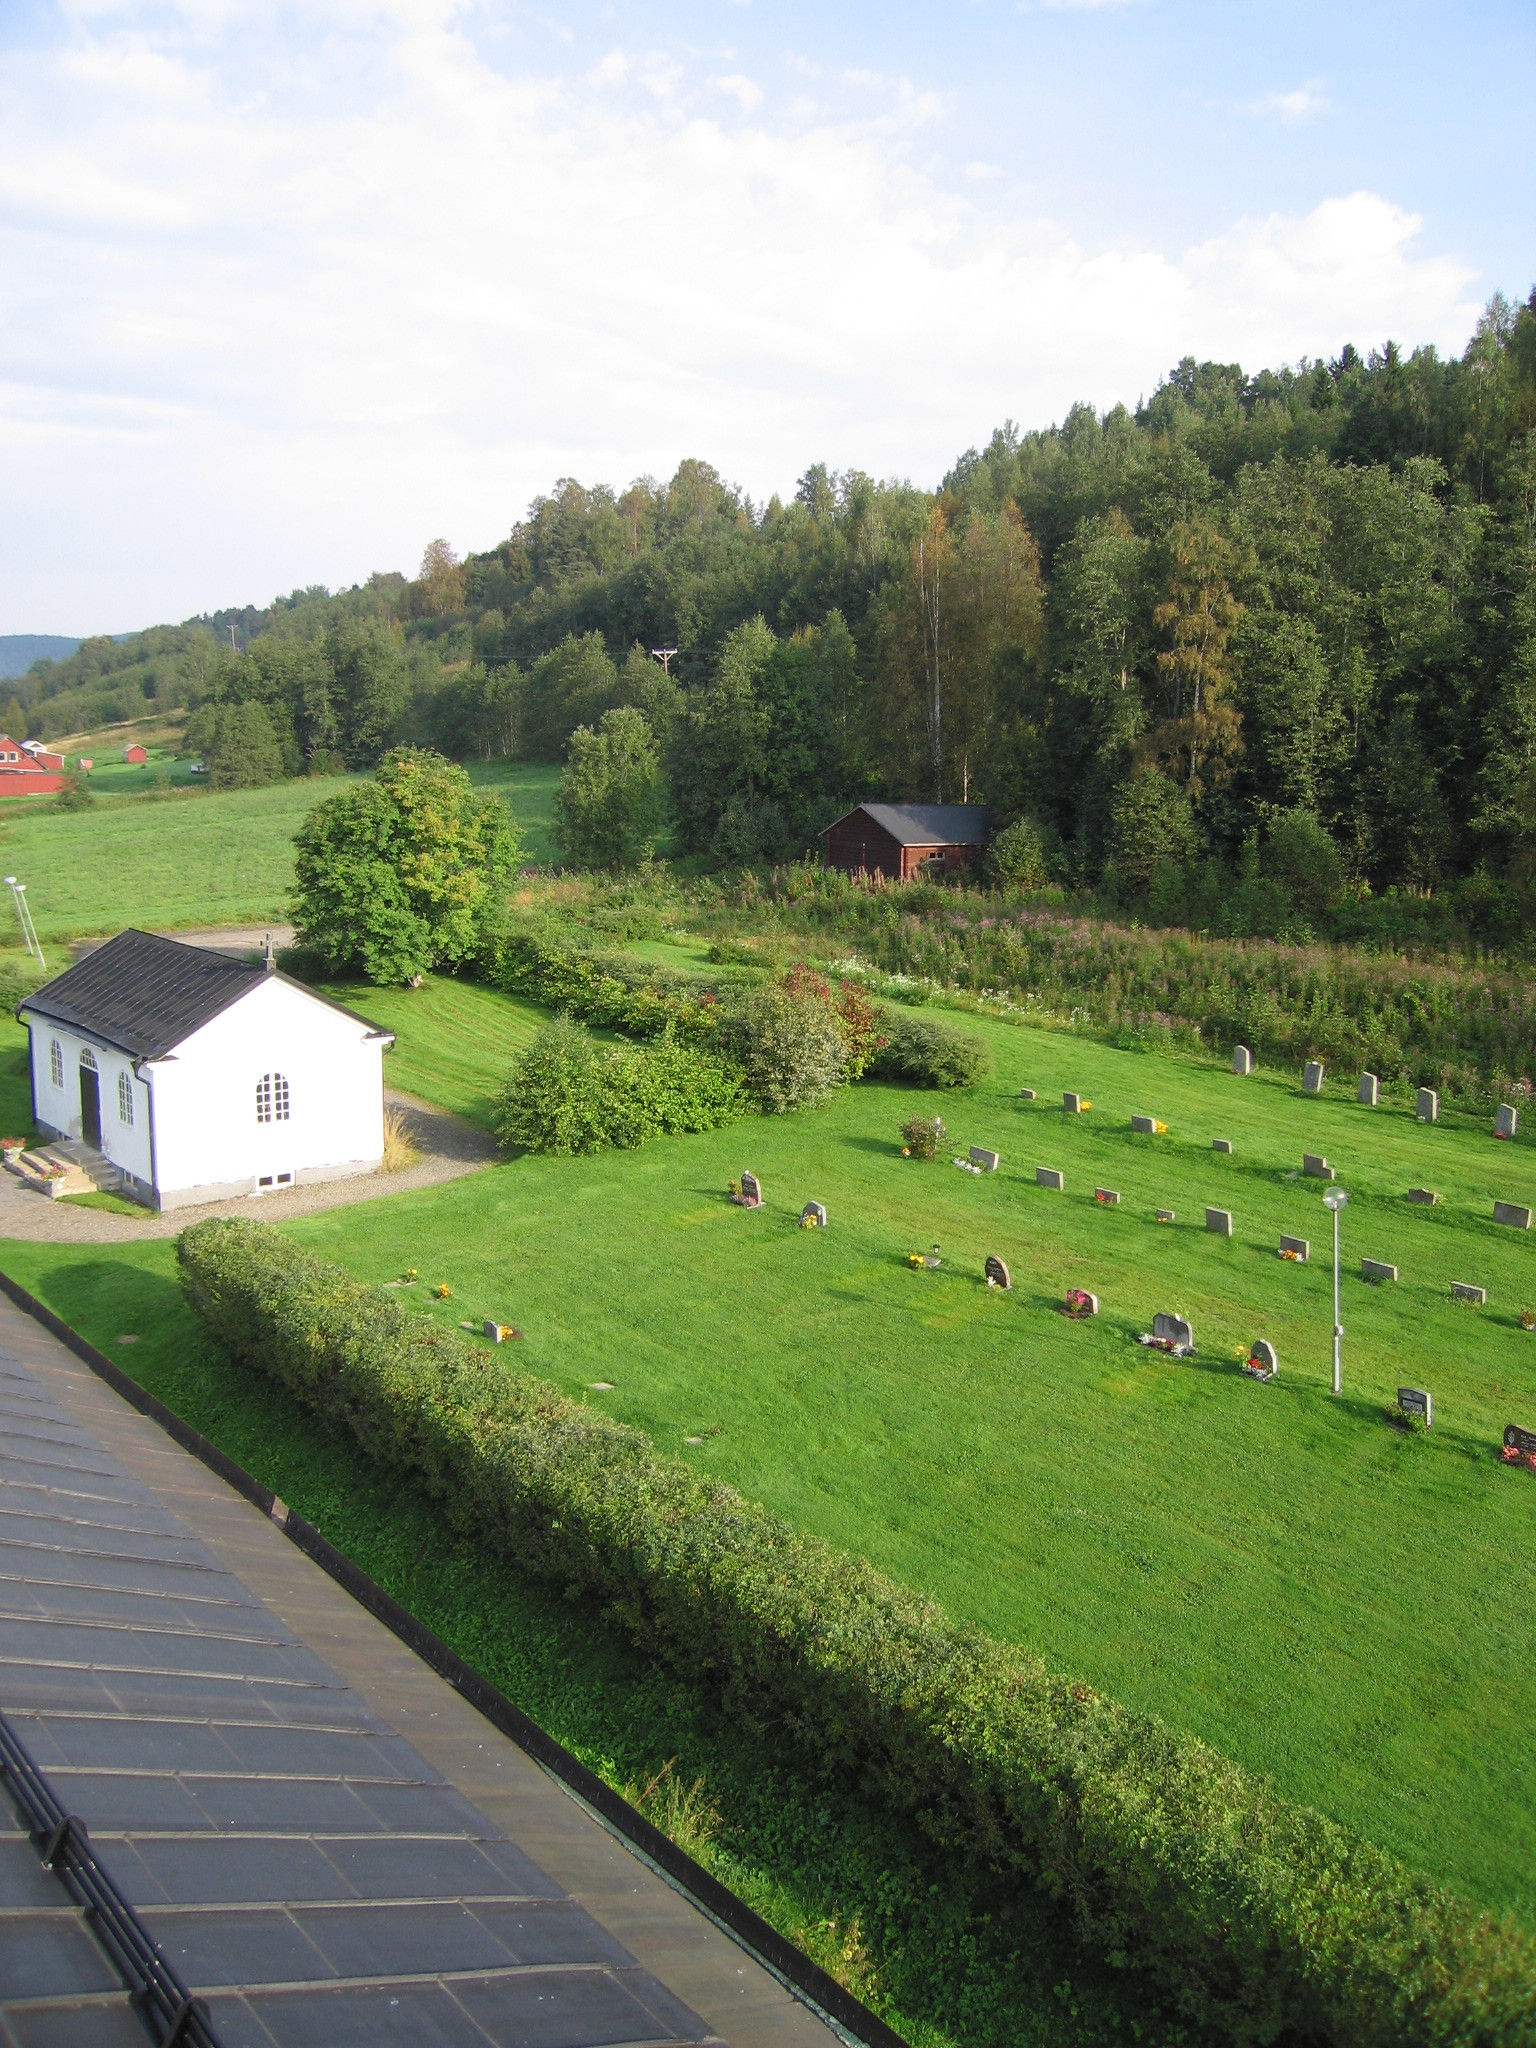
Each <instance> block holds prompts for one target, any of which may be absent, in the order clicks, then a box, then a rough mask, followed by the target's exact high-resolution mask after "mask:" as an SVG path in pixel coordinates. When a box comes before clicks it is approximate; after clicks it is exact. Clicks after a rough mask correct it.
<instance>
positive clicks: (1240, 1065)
mask: <svg viewBox="0 0 1536 2048" xmlns="http://www.w3.org/2000/svg"><path fill="white" fill-rule="evenodd" d="M1232 1071H1233V1073H1234V1074H1251V1073H1252V1072H1253V1054H1252V1053H1251V1052H1250V1051H1249V1050H1248V1048H1247V1046H1246V1045H1239V1046H1236V1047H1235V1048H1234V1049H1233V1053H1232Z"/></svg>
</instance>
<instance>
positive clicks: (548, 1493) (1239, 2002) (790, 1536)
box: [177, 1219, 1536, 2048]
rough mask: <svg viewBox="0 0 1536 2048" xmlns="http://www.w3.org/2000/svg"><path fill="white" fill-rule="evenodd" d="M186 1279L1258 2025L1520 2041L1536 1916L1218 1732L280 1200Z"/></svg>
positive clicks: (546, 1557)
mask: <svg viewBox="0 0 1536 2048" xmlns="http://www.w3.org/2000/svg"><path fill="white" fill-rule="evenodd" d="M177 1255H178V1260H179V1266H180V1277H181V1282H182V1285H183V1288H184V1289H185V1292H186V1295H187V1299H188V1300H189V1302H190V1303H191V1305H192V1308H193V1309H194V1311H195V1312H196V1313H197V1315H198V1316H199V1317H200V1318H201V1319H202V1321H203V1323H204V1324H205V1326H206V1327H207V1328H208V1330H209V1331H210V1332H211V1334H212V1335H213V1336H214V1337H215V1338H216V1339H217V1340H218V1341H219V1342H220V1343H221V1344H222V1345H223V1346H224V1347H225V1349H226V1350H227V1351H228V1352H230V1353H231V1355H232V1356H233V1357H235V1358H236V1359H237V1360H239V1361H240V1362H241V1363H243V1364H245V1365H247V1366H249V1367H250V1368H252V1369H253V1370H256V1371H260V1372H266V1373H269V1374H271V1375H272V1376H273V1377H274V1378H275V1379H277V1380H278V1381H279V1382H280V1383H281V1384H282V1385H283V1386H285V1387H286V1388H287V1389H288V1390H289V1391H290V1392H291V1393H292V1394H293V1395H294V1396H296V1397H297V1398H298V1399H299V1400H300V1401H302V1402H304V1403H305V1404H307V1405H308V1406H309V1407H310V1408H311V1409H312V1410H314V1411H315V1412H316V1413H317V1414H318V1415H319V1416H320V1417H322V1418H323V1420H324V1421H325V1422H326V1423H328V1424H330V1425H333V1426H339V1427H341V1428H344V1429H348V1430H350V1431H352V1433H353V1434H354V1435H355V1436H356V1437H357V1439H358V1441H359V1442H360V1443H361V1444H362V1446H363V1448H364V1449H365V1450H366V1451H367V1452H369V1453H370V1454H371V1455H373V1456H374V1457H376V1458H378V1459H379V1460H381V1461H382V1462H383V1463H385V1464H386V1465H388V1466H390V1467H392V1468H394V1469H396V1470H401V1471H409V1472H412V1473H413V1474H415V1475H416V1476H417V1477H418V1478H419V1479H420V1480H421V1481H422V1482H423V1483H424V1484H425V1485H426V1486H427V1487H428V1488H429V1489H430V1491H431V1492H432V1493H433V1494H434V1495H435V1496H436V1497H437V1498H438V1499H439V1500H440V1501H441V1502H442V1503H443V1506H444V1510H445V1512H446V1513H447V1514H448V1515H449V1516H450V1517H451V1518H452V1520H453V1521H454V1523H455V1524H456V1525H457V1526H458V1527H459V1528H461V1529H462V1530H464V1531H465V1532H466V1533H469V1534H471V1535H473V1536H475V1537H476V1538H477V1539H479V1540H481V1541H484V1542H486V1543H488V1544H490V1545H491V1546H493V1547H494V1548H496V1549H498V1550H500V1551H501V1552H502V1553H503V1554H505V1555H508V1556H511V1557H514V1558H515V1559H516V1560H517V1561H518V1563H519V1565H520V1566H521V1567H522V1568H524V1569H527V1570H532V1571H535V1572H537V1573H539V1574H540V1575H541V1576H543V1577H544V1578H546V1579H548V1580H551V1581H553V1582H554V1583H556V1584H559V1585H561V1586H563V1587H565V1588H566V1589H568V1590H570V1591H571V1592H573V1593H582V1594H586V1595H589V1596H591V1597H593V1598H595V1599H596V1600H598V1601H599V1602H601V1603H602V1604H603V1605H604V1606H605V1607H606V1608H607V1609H608V1611H609V1612H610V1613H611V1614H612V1615H613V1616H614V1617H615V1618H616V1619H617V1620H618V1621H620V1622H621V1623H622V1625H623V1626H625V1627H626V1628H627V1629H628V1630H629V1631H630V1632H631V1634H632V1635H633V1636H634V1637H635V1638H636V1640H637V1641H638V1642H639V1643H640V1644H641V1645H642V1646H643V1647H644V1648H645V1649H646V1650H647V1651H649V1652H650V1653H651V1654H653V1655H655V1656H657V1657H658V1658H659V1659H661V1660H663V1661H664V1662H665V1663H667V1664H668V1665H670V1666H671V1667H672V1668H673V1669H675V1670H677V1671H678V1672H679V1673H680V1674H681V1676H682V1678H683V1680H684V1682H686V1683H688V1684H690V1685H697V1684H698V1683H699V1682H700V1679H701V1675H703V1674H708V1676H709V1678H710V1680H711V1681H712V1682H713V1683H714V1684H715V1685H717V1686H718V1688H719V1690H720V1693H721V1695H722V1697H723V1700H724V1703H725V1705H726V1707H727V1709H728V1710H729V1711H731V1712H733V1713H735V1714H738V1715H742V1716H746V1717H749V1718H750V1720H751V1722H752V1724H753V1725H755V1726H757V1727H759V1728H762V1727H771V1728H773V1729H775V1730H776V1731H777V1732H778V1739H782V1740H785V1741H798V1742H799V1743H800V1744H802V1745H803V1746H804V1748H805V1749H806V1751H807V1752H808V1753H810V1754H811V1755H812V1756H814V1758H815V1759H816V1761H817V1762H818V1764H819V1765H820V1766H821V1767H822V1768H823V1769H825V1770H827V1771H828V1772H831V1773H835V1774H837V1775H838V1776H840V1777H843V1778H844V1779H846V1780H848V1781H849V1782H852V1783H855V1784H860V1785H863V1786H865V1787H870V1786H873V1787H876V1788H878V1789H879V1790H880V1791H881V1792H882V1793H883V1795H884V1796H885V1797H886V1798H887V1799H889V1800H890V1801H891V1802H892V1803H893V1805H895V1806H897V1807H899V1808H904V1809H906V1810H907V1811H909V1812H911V1813H913V1814H914V1815H915V1816H916V1817H917V1818H918V1819H919V1821H920V1822H921V1823H922V1824H923V1825H924V1826H925V1827H926V1828H927V1829H928V1831H929V1832H930V1833H931V1835H932V1836H933V1837H934V1838H935V1839H936V1840H937V1841H938V1842H939V1843H940V1844H941V1845H943V1846H944V1847H945V1849H946V1850H947V1851H948V1852H950V1853H953V1854H954V1855H955V1856H956V1857H957V1858H961V1859H966V1860H976V1861H980V1862H982V1863H985V1864H989V1865H991V1866H992V1867H994V1868H996V1869H998V1870H999V1871H1000V1872H1002V1873H1003V1874H1004V1876H1005V1877H1009V1878H1012V1879H1013V1880H1014V1881H1016V1882H1028V1883H1033V1884H1036V1885H1040V1886H1043V1887H1045V1888H1046V1889H1047V1890H1048V1891H1049V1892H1050V1893H1052V1894H1054V1895H1055V1896H1056V1897H1057V1898H1058V1899H1060V1900H1061V1902H1062V1903H1063V1905H1064V1906H1065V1907H1066V1908H1067V1909H1068V1910H1069V1911H1070V1913H1071V1915H1072V1917H1073V1919H1074V1921H1075V1924H1076V1926H1077V1929H1078V1931H1079V1933H1080V1935H1081V1937H1082V1938H1083V1939H1085V1940H1086V1941H1088V1942H1090V1943H1092V1944H1093V1945H1095V1946H1096V1947H1097V1948H1098V1949H1099V1950H1100V1951H1101V1952H1103V1953H1105V1954H1107V1955H1108V1956H1110V1957H1111V1958H1113V1959H1115V1960H1117V1961H1119V1962H1122V1963H1128V1964H1131V1965H1133V1966H1136V1967H1139V1968H1142V1969H1144V1970H1146V1971H1149V1972H1151V1973H1154V1974H1155V1975H1156V1977H1157V1978H1158V1979H1159V1981H1160V1982H1161V1983H1162V1984H1163V1985H1164V1986H1165V1987H1166V1989H1167V1992H1168V1994H1169V1996H1170V1997H1171V1998H1172V1999H1173V2000H1174V2001H1175V2002H1176V2003H1177V2004H1178V2005H1180V2006H1181V2007H1182V2009H1183V2010H1184V2012H1185V2013H1186V2014H1187V2016H1188V2019H1189V2021H1190V2022H1191V2024H1192V2025H1194V2026H1195V2027H1197V2028H1208V2029H1213V2030H1219V2031H1220V2032H1221V2033H1223V2034H1224V2035H1225V2036H1226V2038H1227V2039H1229V2040H1232V2041H1236V2042H1241V2043H1244V2044H1258V2043H1261V2042H1264V2043H1267V2042H1274V2041H1276V2040H1278V2039H1282V2038H1283V2039H1289V2040H1293V2041H1302V2040H1305V2041H1314V2042H1335V2043H1341V2044H1342V2043H1344V2042H1349V2043H1360V2044H1364V2048H1389V2044H1390V2048H1431V2044H1433V2048H1449V2044H1452V2043H1456V2044H1466V2048H1473V2044H1478V2048H1502V2044H1506V2043H1507V2044H1514V2043H1516V2042H1528V2041H1530V2040H1531V2038H1532V2035H1533V2030H1536V1944H1533V1943H1532V1941H1531V1939H1530V1938H1529V1937H1528V1936H1527V1935H1525V1934H1524V1933H1523V1932H1522V1931H1521V1930H1519V1929H1518V1928H1516V1927H1515V1926H1514V1925H1513V1923H1510V1922H1505V1923H1495V1922H1493V1921H1492V1920H1491V1919H1490V1918H1489V1917H1488V1916H1487V1915H1485V1914H1480V1913H1478V1912H1476V1911H1474V1910H1473V1908H1471V1907H1470V1906H1469V1905H1467V1904H1465V1903H1464V1902H1462V1901H1460V1900H1459V1899H1457V1898H1455V1897H1453V1896H1452V1895H1451V1894H1450V1893H1448V1892H1445V1891H1443V1890H1440V1889H1437V1888H1436V1887H1434V1886H1432V1885H1430V1884H1428V1883H1427V1882H1425V1881H1424V1880H1421V1879H1419V1878H1417V1877H1415V1876H1414V1875H1413V1874H1412V1873H1411V1872H1409V1871H1408V1870H1406V1869H1405V1868H1404V1867H1403V1866H1402V1865H1401V1864H1399V1863H1398V1862H1397V1861H1396V1860H1395V1859H1394V1858H1392V1857H1391V1856H1389V1855H1387V1854H1385V1853H1384V1852H1383V1851H1381V1850H1378V1849H1376V1848H1373V1847H1372V1846H1370V1845H1369V1844H1367V1843H1365V1842H1363V1841H1361V1840H1359V1839H1358V1838H1356V1837H1355V1836H1353V1835H1351V1834H1349V1833H1348V1832H1347V1831H1346V1830H1345V1829H1343V1828H1340V1827H1338V1826H1336V1825H1334V1824H1333V1823H1332V1822H1330V1821H1328V1820H1326V1819H1324V1818H1323V1817H1322V1816H1320V1815H1318V1814H1316V1813H1312V1812H1310V1811H1307V1810H1305V1809H1301V1808H1297V1807H1293V1806H1289V1805H1287V1804H1286V1803H1285V1802H1284V1801H1283V1800H1281V1799H1279V1798H1278V1797H1277V1796H1276V1795H1275V1794H1274V1792H1273V1791H1271V1790H1270V1789H1269V1788H1268V1787H1267V1786H1265V1785H1263V1784H1260V1783H1256V1782H1255V1781H1254V1780H1252V1779H1251V1778H1249V1777H1248V1776H1247V1775H1246V1774H1245V1773H1244V1772H1243V1771H1242V1770H1241V1769H1240V1768H1239V1767H1238V1766H1236V1765H1235V1764H1233V1763H1231V1762H1229V1761H1228V1760H1226V1759H1225V1758H1223V1757H1221V1756H1220V1755H1218V1754H1217V1753H1216V1752H1215V1751H1213V1750H1212V1749H1210V1748H1208V1747H1207V1746H1206V1745H1205V1744H1203V1743H1200V1742H1198V1741H1196V1740H1194V1739H1193V1738H1192V1737H1188V1736H1183V1735H1179V1734H1176V1733H1174V1732H1173V1731H1172V1730H1170V1729H1168V1728H1166V1727H1164V1726H1163V1725H1162V1724H1161V1723H1159V1722H1157V1721H1155V1720H1153V1719H1151V1718H1150V1717H1148V1716H1146V1715H1142V1714H1135V1713H1131V1712H1129V1711H1127V1710H1126V1709H1125V1708H1123V1707H1120V1706H1118V1705H1116V1704H1115V1703H1114V1702H1113V1701H1111V1700H1108V1699H1106V1698H1104V1697H1103V1696H1102V1695H1101V1694H1099V1693H1097V1692H1095V1691H1094V1690H1093V1689H1092V1688H1091V1687H1089V1686H1086V1685H1081V1684H1072V1683H1069V1682H1067V1681H1065V1680H1063V1679H1060V1678H1058V1677H1056V1676H1054V1675H1052V1674H1051V1673H1050V1672H1048V1671H1047V1670H1046V1668H1045V1667H1044V1666H1043V1665H1042V1664H1041V1663H1040V1662H1039V1661H1038V1660H1036V1659H1035V1658H1033V1657H1031V1656H1029V1655H1028V1654H1027V1653H1025V1652H1024V1651H1022V1650H1018V1649H1015V1648H1012V1647H1010V1646H1008V1645H1006V1644H1003V1643H999V1642H996V1641H994V1640H992V1639H991V1638H989V1637H988V1636H986V1635H984V1634H982V1633H981V1632H980V1631H979V1630H976V1629H972V1628H966V1627H961V1626H957V1625H956V1624H955V1623H954V1622H952V1621H950V1620H949V1619H948V1617H947V1616H946V1615H945V1614H944V1613H943V1612H942V1610H941V1609H940V1608H938V1607H937V1606H936V1605H934V1604H933V1603H932V1602H931V1601H927V1600H924V1599H921V1598H919V1597H918V1596H917V1595H915V1594H913V1593H911V1592H909V1591H906V1590H905V1589H903V1588H902V1587H901V1586H899V1585H897V1584H895V1583H894V1582H893V1581H891V1580H890V1579H888V1578H886V1577H885V1576H884V1575H883V1574H881V1573H880V1572H878V1571H876V1570H875V1569H874V1568H873V1567H872V1566H870V1565H868V1564H866V1563H864V1562H862V1561H860V1560H859V1559H857V1558H854V1557H850V1556H847V1555H845V1554H843V1553H841V1552H839V1551H836V1550H833V1549H831V1548H830V1547H828V1546H827V1545H825V1544H822V1543H819V1542H817V1541H815V1540H814V1539H812V1538H809V1537H807V1536H804V1535H802V1534H800V1533H798V1532H797V1531H795V1530H794V1529H793V1528H791V1527H789V1526H788V1525H787V1524H786V1523H785V1522H783V1521H782V1520H780V1519H779V1518H778V1517H777V1516H775V1515H772V1514H770V1513H769V1512H768V1511H767V1510H766V1509H764V1508H762V1507H760V1506H757V1505H754V1504H753V1503H752V1502H750V1501H748V1500H746V1499H744V1498H743V1497H742V1496H741V1495H740V1494H738V1493H737V1492H736V1491H735V1490H734V1489H733V1488H731V1487H729V1486H726V1485H722V1484H721V1483H719V1482H718V1481H715V1480H708V1479H704V1478H701V1477H698V1476H696V1475H695V1474H693V1473H692V1472H690V1471H689V1470H688V1469H687V1468H686V1467H684V1466H683V1465H681V1464H679V1463H677V1462H676V1461H674V1460H671V1459H667V1458H663V1457H661V1456H659V1455H658V1454H657V1452H656V1451H655V1449H654V1448H653V1447H652V1445H651V1444H650V1442H649V1440H648V1439H647V1438H645V1437H644V1436H642V1435H641V1434H640V1433H639V1432H638V1431H635V1430H632V1429H628V1428H625V1427H623V1426H621V1425H619V1424H617V1423H614V1422H612V1421H610V1420H609V1419H608V1418H607V1417H605V1416H601V1415H598V1414H595V1413H593V1412H592V1411H591V1410H589V1409H588V1408H586V1407H584V1406H580V1405H578V1404H575V1403H573V1402H571V1401H569V1400H567V1399H566V1398H565V1397H564V1396H563V1395H561V1394H560V1393H559V1392H558V1391H556V1390H555V1389H554V1388H551V1387H549V1386H546V1385H544V1384H542V1383H541V1382H539V1381H537V1380H533V1379H529V1378H525V1377H522V1376H519V1375H517V1374H515V1373H513V1372H512V1371H510V1370H509V1369H507V1368H506V1367H505V1366H504V1365H503V1364H502V1363H501V1361H500V1360H499V1358H497V1357H496V1356H495V1355H494V1354H492V1353H490V1352H488V1351H485V1350H481V1349H479V1348H478V1347H475V1346H472V1345H470V1344H467V1343H466V1342H464V1341H463V1340H462V1339H460V1338H458V1337H457V1336H455V1335H454V1334H452V1333H447V1332H440V1331H438V1330H436V1329H433V1328H432V1327H430V1326H429V1325H427V1324H425V1323H424V1322H423V1321H422V1320H421V1319H419V1318H417V1317H415V1316H413V1315H412V1314H411V1313H410V1312H409V1311H407V1310H406V1309H404V1308H403V1307H402V1306H401V1304H400V1303H399V1301H398V1300H397V1299H395V1298H394V1297H392V1296H390V1295H387V1294H385V1293H383V1292H382V1291H380V1290H378V1289H373V1288H368V1287H364V1286H362V1285H361V1284H360V1283H358V1282H356V1281H354V1280H352V1279H351V1278H350V1276H349V1275H348V1274H347V1273H346V1272H344V1271H343V1270H342V1269H341V1268H339V1267H335V1266H329V1265H323V1264H322V1263H320V1262H319V1261H318V1260H316V1259H314V1258H313V1257H311V1256H310V1255H309V1254H308V1253H307V1252H305V1251H303V1250H301V1249H300V1247H298V1246H297V1245H295V1244H293V1243H292V1242H291V1241H290V1240H289V1239H287V1238H285V1237H283V1236H282V1235H280V1234H279V1233H278V1232H276V1231H274V1230H272V1229H271V1228H270V1227H267V1226H264V1225H261V1224H256V1223H250V1222H246V1221H244V1220H224V1219H213V1220H210V1221H207V1222H204V1223H199V1224H196V1225H194V1226H193V1227H192V1228H191V1229H189V1230H187V1231H185V1232H184V1233H183V1235H182V1236H181V1238H180V1239H179V1241H178V1246H177Z"/></svg>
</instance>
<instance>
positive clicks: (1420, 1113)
mask: <svg viewBox="0 0 1536 2048" xmlns="http://www.w3.org/2000/svg"><path fill="white" fill-rule="evenodd" d="M1413 1113H1414V1115H1415V1116H1416V1117H1417V1118H1418V1120H1419V1122H1420V1123H1421V1124H1437V1123H1439V1121H1440V1093H1439V1090H1438V1089H1435V1088H1421V1089H1420V1090H1419V1092H1418V1095H1417V1096H1416V1097H1415V1098H1414V1106H1413Z"/></svg>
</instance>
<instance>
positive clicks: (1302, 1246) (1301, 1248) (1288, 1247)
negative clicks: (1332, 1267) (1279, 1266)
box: [1280, 1237, 1312, 1266]
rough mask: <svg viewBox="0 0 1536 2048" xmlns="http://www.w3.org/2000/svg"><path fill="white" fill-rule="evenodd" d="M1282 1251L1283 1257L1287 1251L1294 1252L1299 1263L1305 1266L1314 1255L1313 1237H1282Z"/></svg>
mask: <svg viewBox="0 0 1536 2048" xmlns="http://www.w3.org/2000/svg"><path fill="white" fill-rule="evenodd" d="M1280 1252H1281V1256H1282V1257H1284V1255H1285V1253H1286V1252H1291V1253H1293V1254H1294V1255H1295V1259H1296V1263H1297V1265H1298V1266H1304V1265H1305V1264H1306V1263H1307V1261H1308V1259H1310V1258H1311V1256H1312V1242H1311V1239H1310V1238H1305V1237H1282V1238H1281V1240H1280Z"/></svg>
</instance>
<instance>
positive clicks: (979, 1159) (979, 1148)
mask: <svg viewBox="0 0 1536 2048" xmlns="http://www.w3.org/2000/svg"><path fill="white" fill-rule="evenodd" d="M1002 1163H1003V1155H1002V1153H1001V1152H989V1151H988V1150H987V1149H986V1147H985V1146H984V1145H973V1146H972V1147H971V1164H972V1166H979V1167H980V1168H981V1170H982V1172H983V1173H996V1171H997V1169H998V1168H999V1167H1000V1166H1001V1165H1002Z"/></svg>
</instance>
